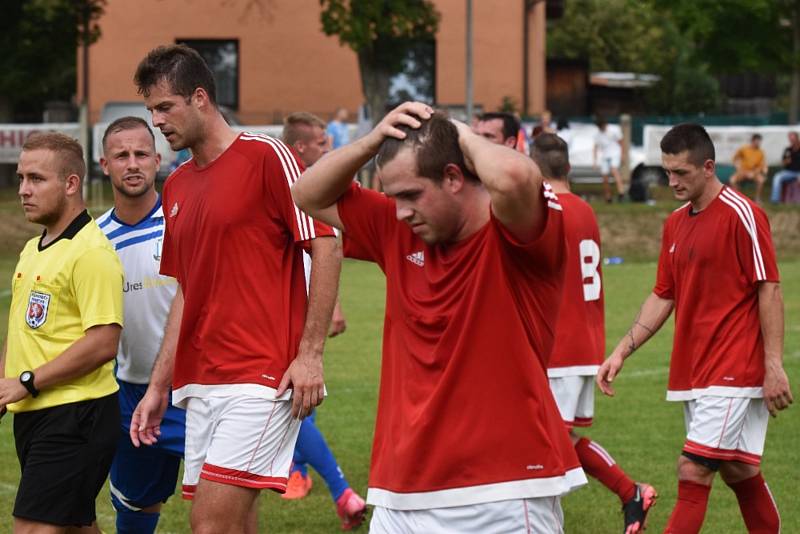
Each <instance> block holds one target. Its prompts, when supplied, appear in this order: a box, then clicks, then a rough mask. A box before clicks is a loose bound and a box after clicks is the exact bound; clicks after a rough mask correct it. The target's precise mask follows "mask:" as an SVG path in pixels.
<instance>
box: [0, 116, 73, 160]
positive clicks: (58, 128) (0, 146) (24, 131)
mask: <svg viewBox="0 0 800 534" xmlns="http://www.w3.org/2000/svg"><path fill="white" fill-rule="evenodd" d="M34 132H61V133H63V134H65V135H68V136H70V137H74V138H75V139H79V137H80V125H79V124H78V123H77V122H65V123H47V124H0V163H16V162H17V160H19V154H20V152H22V145H23V144H24V143H25V140H26V139H27V138H28V136H29V135H30V134H32V133H34Z"/></svg>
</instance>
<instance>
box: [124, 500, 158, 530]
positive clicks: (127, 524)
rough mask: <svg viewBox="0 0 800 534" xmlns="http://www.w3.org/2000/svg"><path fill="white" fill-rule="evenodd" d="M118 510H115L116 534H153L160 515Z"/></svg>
mask: <svg viewBox="0 0 800 534" xmlns="http://www.w3.org/2000/svg"><path fill="white" fill-rule="evenodd" d="M120 508H122V509H121V510H117V534H153V533H154V532H155V531H156V525H157V524H158V518H159V516H161V514H160V513H158V512H134V511H133V510H129V509H127V508H124V507H120Z"/></svg>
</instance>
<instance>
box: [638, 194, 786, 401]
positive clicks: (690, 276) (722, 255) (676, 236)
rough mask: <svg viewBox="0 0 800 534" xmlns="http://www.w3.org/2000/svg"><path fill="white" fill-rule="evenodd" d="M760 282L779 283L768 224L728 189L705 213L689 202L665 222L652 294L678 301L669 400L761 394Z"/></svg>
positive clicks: (744, 199)
mask: <svg viewBox="0 0 800 534" xmlns="http://www.w3.org/2000/svg"><path fill="white" fill-rule="evenodd" d="M759 282H778V267H777V265H776V264H775V250H774V249H773V246H772V237H771V236H770V230H769V221H768V220H767V216H766V214H765V213H764V211H763V210H762V209H761V208H760V207H758V206H757V205H756V204H754V203H753V202H752V201H750V199H748V198H747V197H745V196H744V195H740V194H739V193H737V192H736V191H734V190H733V189H730V188H728V187H723V188H722V191H721V192H720V194H719V195H718V196H717V198H715V199H714V200H713V201H712V202H711V204H709V205H708V207H707V208H706V209H704V210H703V211H701V212H698V213H693V212H692V211H691V205H690V204H687V205H685V206H683V207H682V208H680V209H678V210H675V212H674V213H672V215H670V216H669V217H668V218H667V220H666V222H665V223H664V235H663V238H662V242H661V255H660V257H659V260H658V278H657V281H656V286H655V288H654V289H653V293H655V294H656V295H658V296H659V297H661V298H664V299H672V300H674V301H675V337H674V340H673V345H672V358H671V361H670V371H669V387H668V391H667V400H691V399H696V398H697V397H700V396H703V395H720V396H727V397H755V398H758V397H761V396H762V385H763V383H764V341H763V338H762V337H761V322H760V319H759V314H758V284H759Z"/></svg>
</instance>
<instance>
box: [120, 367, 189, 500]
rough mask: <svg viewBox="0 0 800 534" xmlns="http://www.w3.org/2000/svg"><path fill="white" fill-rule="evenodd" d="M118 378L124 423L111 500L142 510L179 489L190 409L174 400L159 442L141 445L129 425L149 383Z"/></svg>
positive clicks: (168, 409) (163, 422)
mask: <svg viewBox="0 0 800 534" xmlns="http://www.w3.org/2000/svg"><path fill="white" fill-rule="evenodd" d="M118 382H119V407H120V412H121V415H122V418H121V422H122V426H121V429H120V430H121V432H120V436H119V444H118V446H117V453H116V455H115V456H114V461H113V463H112V464H111V501H112V502H113V504H114V507H115V508H117V509H120V507H124V508H127V509H129V510H134V511H138V510H140V509H142V508H147V507H148V506H152V505H154V504H157V503H161V502H166V501H167V499H168V498H169V497H170V496H171V495H172V494H173V493H174V492H175V485H176V483H177V481H178V471H179V469H180V465H181V458H183V448H184V441H185V436H186V412H185V411H184V410H181V409H180V408H176V407H175V406H172V404H170V406H169V407H168V408H167V411H166V413H165V414H164V420H163V421H161V436H160V437H159V438H158V442H157V443H156V444H154V445H149V446H148V445H142V446H141V447H139V448H138V449H137V448H136V447H134V446H133V444H132V443H131V438H130V434H129V429H130V425H131V416H132V415H133V410H134V409H136V405H137V404H139V401H140V400H141V399H142V397H144V394H145V392H146V391H147V384H131V383H128V382H123V381H121V380H118Z"/></svg>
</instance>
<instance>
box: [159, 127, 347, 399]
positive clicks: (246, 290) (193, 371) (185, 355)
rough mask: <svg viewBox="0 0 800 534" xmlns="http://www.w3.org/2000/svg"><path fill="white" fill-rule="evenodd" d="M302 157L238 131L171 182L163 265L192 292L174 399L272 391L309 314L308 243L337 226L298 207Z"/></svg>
mask: <svg viewBox="0 0 800 534" xmlns="http://www.w3.org/2000/svg"><path fill="white" fill-rule="evenodd" d="M301 165H302V164H301V163H300V162H299V161H298V160H297V159H296V158H295V157H294V156H293V154H292V152H291V151H290V150H289V149H288V148H287V147H286V145H284V144H283V143H282V142H280V141H278V140H276V139H272V138H270V137H266V136H260V135H250V134H241V135H240V136H239V137H238V138H237V139H236V141H234V142H233V144H231V146H230V147H228V148H227V149H226V150H225V152H223V153H222V154H221V155H220V156H219V157H218V158H217V159H215V160H214V161H213V162H211V163H210V164H208V165H207V166H205V167H198V166H197V165H196V164H195V163H194V161H193V160H190V161H188V162H187V163H185V164H184V165H182V166H181V167H179V168H178V169H177V170H176V171H175V172H174V173H173V174H172V175H171V176H170V177H169V179H168V180H167V182H166V184H165V185H164V193H163V199H164V200H163V205H164V214H165V216H166V228H165V232H164V244H163V251H162V257H161V274H164V275H167V276H173V277H175V278H177V279H178V281H179V282H180V285H181V289H182V291H183V296H184V299H185V302H184V308H183V319H182V321H181V328H180V337H179V339H178V348H177V353H176V356H175V375H174V379H173V393H172V394H173V399H174V402H175V403H176V404H177V403H179V402H180V401H182V400H183V399H185V398H187V397H202V396H209V395H218V394H230V393H246V394H250V395H255V396H260V397H264V398H274V395H275V390H276V389H277V387H278V385H279V384H280V381H281V378H282V376H283V373H284V372H285V371H286V368H287V367H288V366H289V363H290V362H291V361H292V360H293V359H294V358H295V356H296V354H297V348H298V346H299V343H300V338H301V336H302V333H303V326H304V321H305V314H306V290H305V275H304V273H303V259H302V257H301V253H302V248H301V247H299V246H296V245H295V243H296V242H301V241H306V240H309V239H313V238H314V237H316V236H322V235H332V233H333V232H332V231H331V229H330V228H329V227H327V226H325V225H321V224H320V223H317V222H316V221H313V220H312V219H311V218H310V217H308V216H307V215H305V214H304V213H302V212H301V211H300V210H299V209H297V207H295V205H294V202H293V201H292V196H291V193H290V191H289V187H290V186H291V184H292V183H293V182H294V181H295V180H297V178H298V177H299V176H300V172H301Z"/></svg>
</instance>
